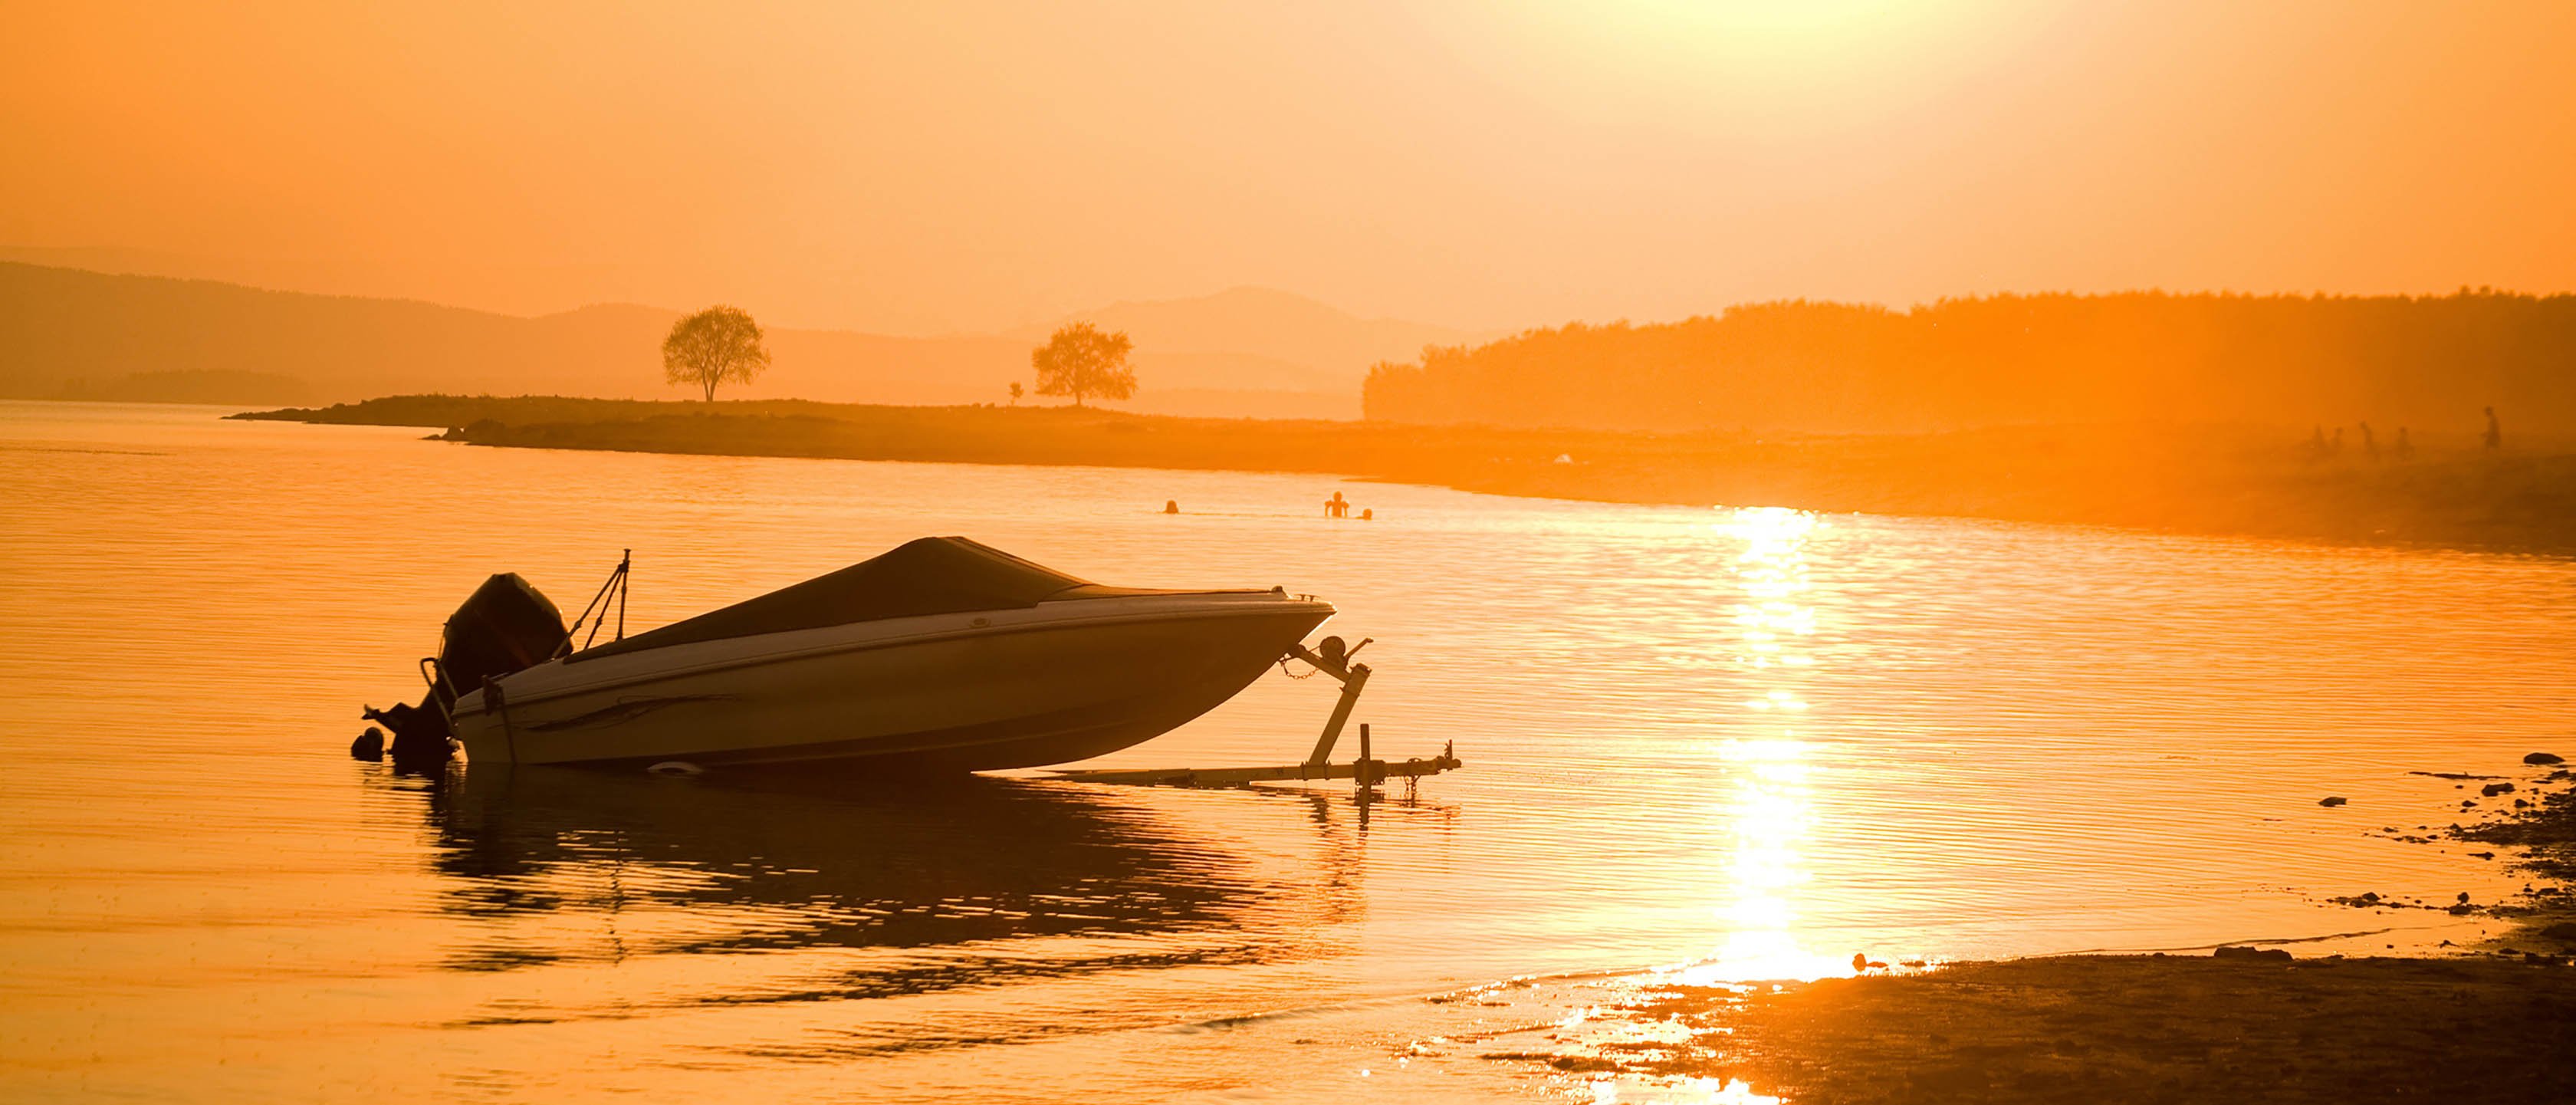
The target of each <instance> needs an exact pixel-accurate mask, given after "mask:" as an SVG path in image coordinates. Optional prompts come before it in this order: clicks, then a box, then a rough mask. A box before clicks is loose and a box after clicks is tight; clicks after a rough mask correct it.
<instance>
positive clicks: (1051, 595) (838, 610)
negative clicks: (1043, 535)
mask: <svg viewBox="0 0 2576 1105" xmlns="http://www.w3.org/2000/svg"><path fill="white" fill-rule="evenodd" d="M1165 593H1169V592H1158V591H1151V590H1145V589H1140V588H1132V587H1104V586H1101V585H1100V584H1097V583H1092V582H1090V581H1088V580H1083V579H1079V578H1076V577H1074V576H1069V575H1066V574H1064V573H1063V572H1059V571H1056V570H1055V569H1053V568H1047V567H1043V566H1040V565H1037V564H1032V563H1030V562H1028V561H1026V560H1022V559H1020V558H1019V557H1016V556H1012V555H1011V554H1009V553H1006V552H1003V551H1002V550H1000V549H996V548H993V547H992V546H990V545H984V544H979V543H977V542H974V541H969V540H967V539H965V538H963V537H924V538H921V539H919V540H917V541H908V542H905V543H904V544H902V545H899V546H897V547H896V548H894V549H893V550H892V551H890V552H887V553H885V554H884V555H881V556H878V557H875V558H873V559H869V560H862V561H860V562H858V563H856V564H852V565H850V566H849V567H847V568H843V569H841V570H840V571H837V572H833V573H832V574H830V575H824V576H816V577H815V578H813V579H809V580H806V581H805V582H803V583H799V584H796V585H795V586H792V587H784V588H781V589H779V590H776V591H772V592H770V593H768V594H766V595H762V596H760V597H759V598H755V599H747V600H744V601H742V602H737V603H735V604H733V605H731V606H727V607H724V608H722V609H719V610H710V611H708V612H706V613H704V614H700V615H698V616H697V617H694V618H690V619H688V620H686V621H678V622H673V623H671V624H669V625H666V626H663V627H662V628H660V629H656V630H653V631H652V632H650V633H640V634H637V635H635V636H633V637H628V638H627V639H625V640H623V641H619V642H616V643H614V644H606V645H601V646H599V647H597V648H592V649H585V650H583V651H581V652H577V653H574V654H573V655H572V657H571V659H572V660H574V661H581V660H588V659H593V658H596V657H601V656H615V655H617V654H619V653H626V652H640V651H642V650H644V649H648V648H662V647H664V646H667V645H681V644H691V643H694V642H698V641H715V640H722V639H724V638H727V637H751V636H757V635H759V634H763V633H785V632H788V631H790V630H796V629H821V628H824V627H826V626H834V625H847V624H849V623H851V622H870V621H878V620H881V619H885V618H911V617H919V616H921V615H924V614H962V613H966V612H969V611H975V610H1023V609H1027V608H1028V607H1032V606H1036V605H1037V604H1039V603H1041V602H1044V601H1047V600H1048V599H1079V598H1107V597H1111V596H1115V595H1142V594H1165Z"/></svg>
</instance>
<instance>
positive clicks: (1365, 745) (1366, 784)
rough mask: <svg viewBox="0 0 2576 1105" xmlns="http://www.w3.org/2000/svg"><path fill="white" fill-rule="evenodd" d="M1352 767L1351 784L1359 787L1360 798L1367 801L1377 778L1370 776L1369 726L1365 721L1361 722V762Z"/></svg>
mask: <svg viewBox="0 0 2576 1105" xmlns="http://www.w3.org/2000/svg"><path fill="white" fill-rule="evenodd" d="M1351 767H1352V771H1351V784H1352V785H1353V786H1355V787H1357V788H1359V793H1360V800H1361V801H1363V802H1365V801H1367V800H1368V798H1369V789H1370V788H1371V787H1374V786H1376V785H1377V780H1375V779H1372V778H1370V777H1369V727H1368V723H1367V722H1365V721H1363V722H1361V723H1360V758H1359V762H1358V763H1354V764H1352V765H1351Z"/></svg>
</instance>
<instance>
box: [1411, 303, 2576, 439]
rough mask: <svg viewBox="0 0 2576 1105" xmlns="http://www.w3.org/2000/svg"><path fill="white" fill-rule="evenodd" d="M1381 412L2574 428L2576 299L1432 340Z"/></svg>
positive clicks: (1957, 313) (1939, 312) (1693, 327)
mask: <svg viewBox="0 0 2576 1105" xmlns="http://www.w3.org/2000/svg"><path fill="white" fill-rule="evenodd" d="M1365 400H1366V410H1367V416H1368V417H1369V418H1371V419H1375V420H1383V421H1393V422H1418V423H1484V424H1490V425H1508V426H1566V427H1582V428H1594V429H1622V430H1659V431H1684V430H1704V429H1733V428H1748V429H1769V430H1790V431H1810V432H1882V431H1928V430H1943V429H1955V428H1961V427H1970V426H1985V425H2001V424H2013V423H2056V422H2088V421H2103V420H2119V421H2133V420H2160V421H2176V422H2240V423H2258V424H2271V425H2282V426H2297V427H2306V426H2309V425H2311V424H2314V423H2317V422H2324V423H2326V424H2329V425H2333V424H2340V423H2344V422H2351V421H2358V420H2365V419H2367V420H2376V421H2379V422H2381V423H2382V424H2388V425H2393V424H2408V425H2412V426H2414V427H2416V431H2417V433H2419V434H2422V433H2427V432H2432V431H2436V430H2438V431H2440V432H2443V433H2445V434H2449V435H2453V436H2464V435H2474V434H2475V433H2476V432H2477V431H2478V428H2479V427H2480V426H2481V425H2483V419H2482V416H2481V415H2480V413H2479V412H2480V410H2481V408H2484V407H2487V406H2490V405H2492V406H2495V407H2499V408H2503V409H2504V410H2505V411H2507V412H2508V415H2509V417H2512V418H2514V419H2515V420H2516V421H2517V422H2519V423H2520V424H2521V425H2523V426H2525V427H2528V428H2531V429H2535V430H2542V431H2548V432H2567V431H2570V430H2576V296H2570V295H2554V296H2546V297H2540V296H2530V295H2518V294H2511V293H2504V292H2498V291H2494V290H2491V289H2483V288H2482V289H2462V290H2461V291H2459V292H2457V293H2455V294H2452V295H2447V296H2422V297H2409V296H2252V295H2230V294H2210V293H2202V294H2168V293H2164V292H2122V293H2115V294H2108V295H2073V294H2044V295H1997V296H1986V297H1973V298H1963V299H1944V300H1941V301H1939V302H1936V303H1932V304H1928V305H1923V306H1917V307H1914V308H1912V309H1911V310H1903V311H1899V310H1891V309H1888V308H1885V307H1880V306H1874V305H1865V304H1850V303H1833V302H1817V301H1808V300H1794V301H1785V302H1773V303H1757V304H1747V305H1742V306H1736V307H1730V308H1728V309H1727V310H1726V311H1725V313H1723V314H1721V315H1717V316H1714V317H1710V316H1700V317H1695V318H1691V319H1686V320H1684V321H1681V322H1675V323H1665V324H1656V325H1645V326H1636V325H1630V324H1628V323H1626V322H1618V323H1612V324H1609V325H1603V326H1592V325H1585V324H1582V323H1575V324H1571V325H1567V326H1563V327H1558V328H1554V329H1541V330H1531V331H1527V332H1524V333H1521V334H1518V335H1515V336H1513V337H1509V338H1505V339H1502V340H1500V341H1496V342H1493V343H1491V344H1487V345H1484V346H1479V347H1475V348H1468V347H1465V346H1446V347H1442V346H1434V347H1428V348H1425V349H1424V350H1423V354H1422V358H1421V359H1420V360H1419V361H1418V362H1415V363H1411V364H1395V363H1380V364H1378V365H1376V366H1375V367H1373V368H1372V369H1371V370H1370V372H1369V377H1368V381H1367V384H1366V392H1365Z"/></svg>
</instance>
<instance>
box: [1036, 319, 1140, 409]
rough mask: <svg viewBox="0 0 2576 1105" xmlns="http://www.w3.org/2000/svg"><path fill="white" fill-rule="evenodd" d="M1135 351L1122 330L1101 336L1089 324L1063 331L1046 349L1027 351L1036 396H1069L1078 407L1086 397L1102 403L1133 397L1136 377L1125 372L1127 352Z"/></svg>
mask: <svg viewBox="0 0 2576 1105" xmlns="http://www.w3.org/2000/svg"><path fill="white" fill-rule="evenodd" d="M1134 348H1136V343H1134V342H1131V341H1128V340H1127V334H1126V332H1125V331H1123V330H1122V331H1119V332H1118V333H1114V334H1104V333H1101V332H1100V328H1099V327H1097V326H1093V325H1092V324H1090V323H1088V322H1077V323H1074V324H1072V325H1070V326H1065V327H1062V328H1060V329H1058V330H1057V331H1056V332H1055V336H1054V337H1051V338H1048V339H1047V343H1046V344H1045V345H1041V346H1039V347H1037V348H1036V349H1033V350H1031V351H1029V365H1030V367H1032V368H1035V369H1037V373H1038V394H1040V395H1070V396H1072V397H1073V405H1074V406H1077V407H1079V406H1081V405H1082V397H1083V396H1086V395H1097V396H1099V397H1101V398H1103V399H1124V398H1127V397H1128V396H1130V395H1134V394H1136V374H1135V373H1134V372H1131V371H1129V370H1128V368H1127V351H1128V350H1131V349H1134Z"/></svg>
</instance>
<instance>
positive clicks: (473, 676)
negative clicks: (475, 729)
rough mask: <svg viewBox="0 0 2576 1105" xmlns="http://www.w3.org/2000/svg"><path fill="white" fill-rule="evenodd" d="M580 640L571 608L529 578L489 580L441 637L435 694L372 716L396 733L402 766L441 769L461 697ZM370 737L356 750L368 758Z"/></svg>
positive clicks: (433, 675)
mask: <svg viewBox="0 0 2576 1105" xmlns="http://www.w3.org/2000/svg"><path fill="white" fill-rule="evenodd" d="M571 643H572V634H571V631H569V630H567V629H565V628H564V620H563V612H562V611H560V610H557V609H555V604H554V603H553V602H552V601H550V600H548V599H547V598H546V596H545V595H544V594H543V593H541V592H539V591H538V590H537V589H536V587H535V586H534V585H532V584H530V583H529V582H528V581H527V580H524V579H521V578H519V576H518V574H517V573H515V572H504V573H502V574H500V575H496V576H493V577H492V578H490V579H486V580H484V581H483V585H482V586H481V587H477V588H475V589H474V593H473V594H472V595H471V596H468V597H467V598H466V600H465V603H464V605H462V606H459V607H457V608H456V612H455V613H453V614H450V615H448V616H447V627H446V629H445V630H444V631H443V632H441V634H440V635H439V644H438V657H437V659H435V660H433V661H430V663H432V664H434V665H435V666H434V667H432V668H431V669H430V671H429V673H428V674H429V694H428V695H427V696H426V697H424V698H422V699H421V700H420V705H418V706H411V705H404V704H396V705H395V706H394V707H393V708H392V709H390V710H378V709H376V708H374V707H372V706H371V707H368V708H367V711H366V715H365V716H366V718H367V720H369V721H376V722H382V723H383V724H384V727H385V728H387V729H390V730H392V731H393V734H394V743H393V756H394V764H395V765H396V766H398V767H434V766H436V765H438V764H441V763H445V762H447V758H448V756H449V755H450V754H451V752H452V751H453V746H452V745H451V744H450V739H451V738H452V737H453V735H454V734H453V733H451V732H450V731H449V729H448V726H447V717H448V714H449V712H450V711H452V710H454V709H455V707H456V696H458V695H460V694H465V693H468V692H470V691H473V690H476V689H478V688H480V687H482V686H483V684H484V682H485V681H486V680H491V679H498V678H500V677H502V676H504V675H508V674H510V673H511V672H514V671H521V670H524V669H527V668H531V667H535V666H536V665H538V664H542V663H545V662H546V661H548V660H551V659H553V658H555V657H556V656H557V655H559V654H561V653H562V652H563V651H564V648H565V646H566V645H569V644H571ZM368 743H369V741H368V738H366V737H360V738H359V743H358V744H357V745H355V746H353V747H352V748H351V750H350V751H351V752H352V753H353V754H356V755H358V756H359V757H360V758H362V759H372V758H374V757H371V756H367V755H366V751H367V745H368Z"/></svg>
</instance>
